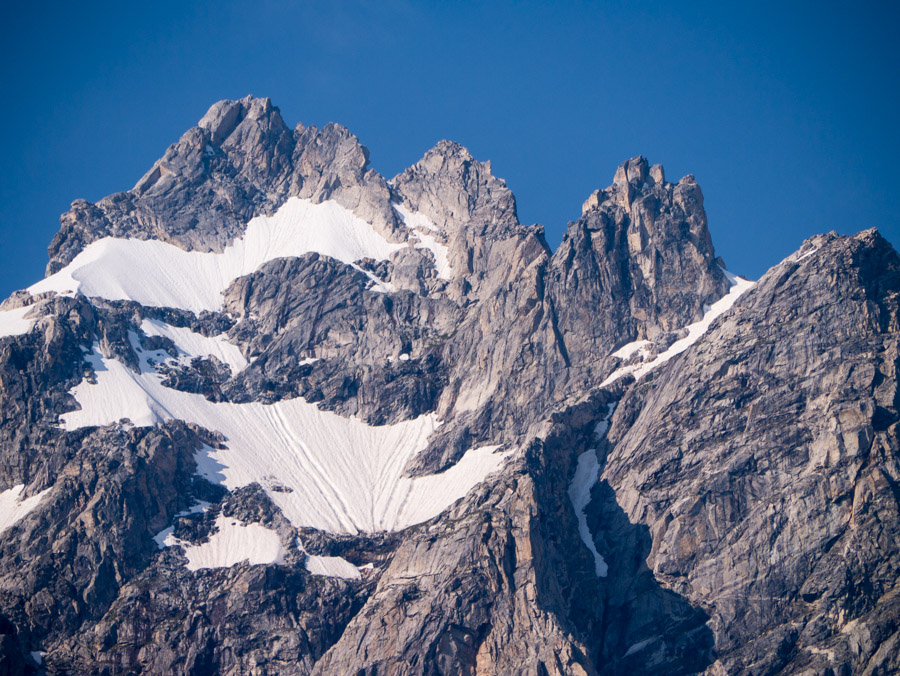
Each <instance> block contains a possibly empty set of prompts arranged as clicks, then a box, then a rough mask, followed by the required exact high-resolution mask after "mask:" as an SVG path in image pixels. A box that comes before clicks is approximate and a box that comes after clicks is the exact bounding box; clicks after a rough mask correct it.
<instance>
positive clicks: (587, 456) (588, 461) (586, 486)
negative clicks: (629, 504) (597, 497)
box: [569, 402, 616, 577]
mask: <svg viewBox="0 0 900 676" xmlns="http://www.w3.org/2000/svg"><path fill="white" fill-rule="evenodd" d="M615 410H616V403H615V402H613V403H611V404H610V405H609V407H608V408H607V411H606V415H605V416H604V417H603V418H602V419H601V420H600V422H598V423H597V426H596V427H595V428H594V435H595V436H596V437H597V439H602V438H603V437H605V436H606V433H607V432H608V431H609V421H610V419H611V418H612V414H613V411H615ZM599 474H600V463H599V462H598V461H597V451H596V449H593V448H591V449H589V450H587V451H585V452H584V453H582V454H581V455H579V456H578V465H577V466H576V467H575V476H574V477H572V483H571V484H569V500H570V501H571V502H572V507H573V509H574V510H575V516H577V517H578V534H579V535H580V536H581V540H582V542H584V544H585V545H586V546H587V548H588V550H590V552H591V554H592V555H593V557H594V572H595V573H596V574H597V577H606V575H607V573H608V572H609V566H608V565H607V563H606V560H605V559H604V558H603V556H602V555H601V554H600V552H598V551H597V545H595V544H594V536H593V535H591V529H590V528H589V527H588V522H587V514H585V509H586V508H587V506H588V503H590V501H591V488H593V487H594V484H595V483H597V477H598V476H599Z"/></svg>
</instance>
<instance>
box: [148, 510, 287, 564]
mask: <svg viewBox="0 0 900 676" xmlns="http://www.w3.org/2000/svg"><path fill="white" fill-rule="evenodd" d="M216 528H217V529H218V530H216V532H214V533H213V534H212V535H210V537H209V540H207V541H206V542H204V543H202V544H199V545H194V544H191V543H190V542H185V541H184V540H179V539H178V538H176V537H175V536H174V535H172V534H171V533H169V534H168V535H167V536H166V537H165V539H164V540H163V544H164V545H165V546H166V547H172V546H176V545H178V546H181V547H182V548H183V549H184V554H185V556H187V558H188V562H187V568H188V569H189V570H200V569H201V568H229V567H231V566H233V565H235V564H238V563H241V562H242V561H247V562H248V563H251V564H258V563H282V562H283V561H284V554H285V551H284V547H282V545H281V539H280V538H279V537H278V533H276V532H275V531H273V530H270V529H268V528H265V527H264V526H261V525H259V524H258V523H242V522H241V521H238V520H237V519H235V518H233V517H230V516H222V515H221V514H220V515H219V516H218V517H217V518H216Z"/></svg>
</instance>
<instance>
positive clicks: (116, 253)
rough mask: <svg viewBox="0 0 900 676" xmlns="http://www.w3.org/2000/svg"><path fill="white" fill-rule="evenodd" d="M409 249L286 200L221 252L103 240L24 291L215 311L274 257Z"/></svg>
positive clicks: (358, 224) (327, 208) (383, 255)
mask: <svg viewBox="0 0 900 676" xmlns="http://www.w3.org/2000/svg"><path fill="white" fill-rule="evenodd" d="M406 246H408V245H407V244H397V243H393V242H389V241H388V240H387V239H385V238H384V237H383V236H382V235H380V234H379V233H378V232H376V231H375V229H374V228H373V227H372V226H371V225H370V224H369V223H367V222H366V221H364V220H362V219H361V218H359V217H358V216H356V215H355V214H354V213H353V212H351V211H349V210H348V209H345V208H344V207H342V206H339V205H338V204H336V203H335V202H330V201H329V202H323V203H321V204H313V203H312V202H310V201H309V200H304V199H300V198H298V197H291V198H290V199H289V200H288V201H287V202H285V204H284V205H283V206H282V207H281V208H280V209H278V211H277V212H276V213H275V215H274V216H257V217H256V218H254V219H252V220H251V221H250V222H249V223H248V224H247V229H246V231H245V232H244V235H243V236H242V237H240V238H238V239H236V240H235V241H234V242H232V243H231V244H230V245H229V246H228V247H226V249H225V251H224V252H222V253H203V252H199V251H184V250H182V249H180V248H178V247H177V246H174V245H172V244H166V243H164V242H160V241H157V240H147V241H144V240H137V239H118V238H114V237H104V238H103V239H101V240H98V241H96V242H92V243H91V244H89V245H88V246H87V247H85V249H84V251H82V252H81V253H79V254H78V255H77V256H76V257H75V259H74V260H73V261H72V262H71V263H69V265H67V266H66V267H64V268H63V269H62V270H60V271H59V272H57V273H56V274H54V275H51V276H50V277H47V278H46V279H44V280H41V281H40V282H38V283H37V284H34V285H32V286H31V287H29V289H28V291H29V292H30V293H31V294H32V295H34V294H37V293H41V292H44V291H55V292H57V293H60V294H69V293H73V292H80V293H82V294H84V295H85V296H88V297H94V296H99V297H101V298H106V299H107V300H134V301H137V302H138V303H140V304H142V305H149V306H154V307H173V308H181V309H183V310H190V311H192V312H201V311H203V310H211V311H217V310H221V309H222V300H223V299H222V292H223V291H224V290H225V289H226V288H228V285H229V284H231V282H233V281H234V280H235V279H237V278H238V277H242V276H244V275H248V274H250V273H251V272H254V271H255V270H257V269H259V267H260V266H261V265H263V264H264V263H266V262H268V261H271V260H274V259H276V258H284V257H288V256H302V255H303V254H305V253H309V252H313V251H315V252H318V253H320V254H322V255H324V256H330V257H332V258H336V259H337V260H339V261H342V262H344V263H347V264H350V263H353V262H354V261H357V260H359V259H361V258H373V259H376V260H385V259H387V258H388V257H389V256H390V255H391V254H392V253H393V252H394V251H397V250H399V249H402V248H404V247H406Z"/></svg>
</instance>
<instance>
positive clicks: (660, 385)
mask: <svg viewBox="0 0 900 676" xmlns="http://www.w3.org/2000/svg"><path fill="white" fill-rule="evenodd" d="M801 251H803V252H804V254H807V255H799V256H794V257H792V258H791V259H788V260H787V261H785V262H784V263H782V264H780V265H778V266H776V267H774V268H772V270H770V271H769V272H768V273H767V274H766V275H765V276H764V277H763V278H762V279H761V280H760V282H759V285H758V286H757V287H756V288H755V289H754V290H752V291H751V292H749V293H748V294H747V297H746V298H745V299H743V300H742V302H741V308H740V312H734V313H731V314H730V315H728V316H727V317H725V318H724V319H723V320H722V321H721V322H720V323H719V324H718V325H717V326H716V327H715V328H714V330H712V331H711V332H710V333H709V334H707V337H706V338H705V340H704V341H703V342H702V343H700V344H698V346H697V348H696V349H694V350H692V351H691V352H689V353H688V354H687V355H686V356H685V358H684V359H680V360H677V361H675V362H673V363H672V365H671V366H670V367H669V368H667V369H665V370H663V371H661V372H660V373H659V374H658V375H657V376H656V377H655V378H653V379H652V380H651V379H648V382H646V383H642V384H641V387H640V388H635V389H633V390H632V391H630V392H629V394H628V395H626V397H625V399H624V400H623V402H622V405H621V406H620V408H619V411H618V412H617V414H616V417H615V418H614V420H613V425H612V429H611V431H610V441H611V447H610V450H609V453H608V456H607V465H606V469H605V471H604V473H603V479H604V481H606V482H608V485H609V486H610V487H611V488H612V490H613V491H615V494H616V496H617V500H618V502H619V504H620V505H621V506H622V508H623V509H624V510H625V512H626V513H627V515H628V517H629V519H630V520H632V521H635V522H640V523H645V524H647V526H648V527H649V529H650V533H651V534H652V539H653V544H652V548H651V550H650V551H649V556H648V558H647V565H648V566H649V567H650V569H651V570H652V571H653V573H654V574H655V576H656V578H657V579H659V580H661V581H664V582H665V584H666V585H667V586H669V587H670V588H671V589H673V590H674V591H676V592H678V593H680V594H682V595H684V596H686V597H687V598H689V599H690V600H691V601H692V602H694V603H697V604H699V605H700V606H702V607H703V608H704V609H706V610H707V612H708V613H709V614H710V615H711V618H712V622H711V625H710V626H711V627H712V628H713V630H714V632H715V635H716V652H717V656H718V660H717V662H716V664H715V665H714V669H715V670H716V671H718V672H721V673H775V672H778V671H787V672H803V671H804V670H806V669H812V670H813V671H814V672H816V673H825V672H826V671H827V670H829V669H831V670H832V671H833V672H834V673H846V672H848V671H852V672H854V673H856V672H859V673H892V672H894V671H896V670H897V669H898V662H897V657H896V655H897V652H896V651H895V650H893V649H892V648H890V647H889V646H891V645H893V644H894V643H895V642H896V641H897V639H898V636H900V635H898V634H897V624H896V622H897V619H896V618H897V617H898V606H897V586H896V585H897V571H898V565H900V559H898V552H897V549H896V545H895V544H894V543H896V542H897V541H898V540H897V537H898V532H897V531H898V528H900V521H898V509H900V503H898V499H900V494H898V492H897V485H898V484H897V481H898V476H900V453H898V448H900V446H898V439H897V425H896V423H897V420H898V419H900V417H898V408H897V406H898V398H897V397H898V389H897V388H898V381H897V371H896V368H897V359H898V356H900V355H898V346H900V344H898V340H900V333H898V329H900V316H898V298H900V295H898V294H900V259H898V256H897V254H896V252H895V251H894V250H893V249H892V248H891V247H890V245H889V244H888V243H887V242H886V241H885V240H884V239H882V238H881V237H880V236H879V235H878V234H877V233H876V232H874V231H867V232H863V233H860V234H859V235H858V236H856V237H853V238H840V237H835V236H833V235H830V236H822V237H818V238H814V239H813V240H811V241H809V242H807V243H806V244H805V246H804V248H803V249H802V250H801ZM823 327H828V329H827V330H823ZM614 551H616V550H615V549H614ZM873 637H875V638H873ZM654 649H655V647H654V646H653V645H648V646H647V648H646V649H645V650H646V651H647V652H648V653H652V651H653V650H654Z"/></svg>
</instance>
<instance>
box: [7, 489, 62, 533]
mask: <svg viewBox="0 0 900 676" xmlns="http://www.w3.org/2000/svg"><path fill="white" fill-rule="evenodd" d="M23 490H25V484H18V485H17V486H13V487H12V488H9V489H7V490H5V491H3V492H0V533H2V532H3V531H5V530H7V529H9V528H11V527H12V526H13V525H15V524H16V523H18V522H19V521H21V520H22V519H24V518H25V517H26V516H27V515H28V514H29V513H30V512H32V511H34V508H35V507H37V506H38V504H39V503H40V502H41V499H42V498H43V497H44V496H45V495H47V493H48V492H49V491H50V489H49V488H47V489H45V490H43V491H41V492H40V493H38V494H37V495H32V496H31V497H30V498H25V499H24V500H21V499H20V496H21V495H22V491H23Z"/></svg>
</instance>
